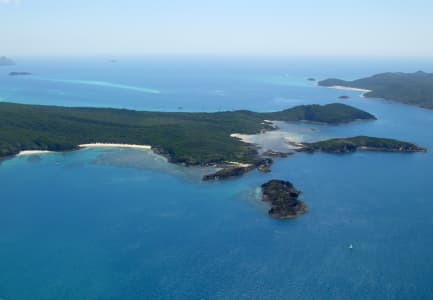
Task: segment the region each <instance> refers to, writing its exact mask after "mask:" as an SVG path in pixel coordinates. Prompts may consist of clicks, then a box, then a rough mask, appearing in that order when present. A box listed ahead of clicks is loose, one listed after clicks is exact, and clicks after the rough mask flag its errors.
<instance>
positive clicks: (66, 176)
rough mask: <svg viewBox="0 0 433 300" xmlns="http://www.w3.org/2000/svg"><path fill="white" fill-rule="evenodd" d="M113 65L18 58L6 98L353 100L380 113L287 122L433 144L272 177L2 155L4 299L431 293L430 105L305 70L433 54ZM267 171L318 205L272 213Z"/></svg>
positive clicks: (146, 161) (356, 69)
mask: <svg viewBox="0 0 433 300" xmlns="http://www.w3.org/2000/svg"><path fill="white" fill-rule="evenodd" d="M116 59H117V60H118V63H115V64H111V63H107V59H100V58H86V59H84V58H80V59H78V58H76V59H66V58H63V59H60V58H58V59H35V58H22V59H21V60H19V59H17V61H18V63H19V64H18V65H17V66H13V67H1V68H0V100H1V101H14V102H21V103H37V104H56V105H68V106H98V107H101V106H109V107H126V108H134V109H143V110H164V111H218V110H231V109H240V108H245V109H253V110H258V111H272V110H278V109H283V108H288V107H291V106H294V105H299V104H303V103H330V102H339V101H343V102H344V103H347V104H349V105H353V106H356V107H359V108H362V109H365V110H367V111H368V112H370V113H373V114H374V115H376V116H377V118H378V121H373V122H358V123H354V124H351V125H343V126H320V125H305V124H304V125H291V126H288V127H287V129H286V130H291V131H296V128H297V129H299V131H298V132H307V133H305V134H306V137H305V138H314V139H317V138H329V137H339V136H353V135H359V134H365V135H372V136H383V137H393V138H398V139H402V140H407V141H410V142H415V143H418V144H419V145H421V146H425V147H427V148H429V150H430V151H429V152H427V153H417V154H396V153H394V154H393V153H369V152H359V153H355V154H348V155H331V154H296V155H294V156H291V157H288V158H285V159H278V160H277V161H276V163H275V165H274V166H273V167H272V172H271V173H269V174H262V173H259V172H256V171H254V172H251V173H249V174H248V175H246V176H244V177H243V178H240V179H237V180H230V181H225V182H202V181H200V176H201V175H203V174H204V173H205V172H206V171H209V170H203V169H197V168H183V167H179V166H174V165H170V164H167V163H166V162H165V161H164V160H163V159H161V158H160V157H158V156H156V155H154V154H152V153H150V152H148V151H146V150H126V149H112V148H111V149H110V148H105V149H104V148H101V149H86V150H81V151H76V152H69V153H57V154H55V153H50V154H43V155H32V156H20V157H16V158H13V159H9V160H6V161H3V162H2V163H1V164H0V183H1V185H0V299H2V300H28V299H32V300H42V299H44V300H45V299H53V300H54V299H55V300H57V299H74V300H75V299H126V300H128V299H352V300H357V299H360V300H361V299H362V300H364V299H432V298H433V285H432V282H433V250H432V249H433V192H432V191H433V154H432V151H433V132H432V128H433V110H425V109H421V108H416V107H411V106H406V105H402V104H397V103H392V102H389V101H383V100H374V99H365V98H361V97H360V94H359V92H354V91H339V90H333V89H327V88H320V87H316V86H315V84H314V83H311V82H309V81H308V80H306V79H307V78H309V77H314V78H317V79H322V78H326V77H343V78H348V79H352V78H357V77H361V76H366V75H371V74H374V73H378V72H382V71H410V72H412V71H418V70H419V69H422V70H424V71H428V72H433V60H430V61H429V60H424V61H423V60H402V59H401V60H395V59H394V60H391V59H390V60H385V61H379V60H378V59H373V58H371V59H367V58H363V59H355V58H353V59H351V58H345V59H343V60H338V59H337V58H335V59H329V58H328V59H324V58H314V59H313V58H311V59H307V58H284V59H283V58H281V59H276V58H273V59H269V60H265V59H253V58H248V59H245V58H244V59H236V58H213V59H212V58H197V59H192V58H189V59H181V58H170V59H168V58H152V59H150V58H132V57H125V58H122V57H116ZM11 71H27V72H32V73H33V74H34V75H32V76H16V77H10V76H8V75H7V74H8V73H9V72H11ZM341 95H348V96H350V97H351V98H350V99H349V100H338V97H339V96H341ZM306 128H307V129H311V128H313V129H315V130H303V129H306ZM272 178H278V179H285V180H290V181H292V182H293V183H294V184H295V185H296V187H298V188H299V189H301V190H303V191H304V194H303V195H302V197H303V199H305V201H306V203H307V205H308V206H309V210H310V212H309V213H308V214H306V215H303V216H301V217H299V218H298V219H295V220H287V221H279V220H274V219H271V218H270V217H268V215H267V209H268V207H267V206H266V205H265V204H263V203H262V202H261V201H260V199H259V194H258V189H257V187H259V186H260V184H262V183H264V182H265V181H267V180H269V179H272ZM350 244H352V245H353V250H352V251H350V250H349V249H348V246H349V245H350Z"/></svg>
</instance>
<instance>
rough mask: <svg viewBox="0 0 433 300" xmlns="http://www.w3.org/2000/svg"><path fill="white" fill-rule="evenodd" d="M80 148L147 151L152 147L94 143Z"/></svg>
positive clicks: (82, 145)
mask: <svg viewBox="0 0 433 300" xmlns="http://www.w3.org/2000/svg"><path fill="white" fill-rule="evenodd" d="M78 147H80V148H107V147H110V148H131V149H145V150H151V149H152V146H149V145H134V144H110V143H92V144H81V145H78Z"/></svg>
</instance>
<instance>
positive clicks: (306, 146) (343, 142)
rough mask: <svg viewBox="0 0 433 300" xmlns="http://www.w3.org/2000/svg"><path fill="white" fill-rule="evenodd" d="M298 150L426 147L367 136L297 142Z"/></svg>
mask: <svg viewBox="0 0 433 300" xmlns="http://www.w3.org/2000/svg"><path fill="white" fill-rule="evenodd" d="M299 146H300V148H299V149H298V150H297V151H299V152H326V153H351V152H355V151H381V152H426V151H427V149H426V148H423V147H420V146H418V145H416V144H413V143H409V142H403V141H398V140H394V139H386V138H377V137H369V136H356V137H351V138H336V139H330V140H325V141H319V142H314V143H302V144H299Z"/></svg>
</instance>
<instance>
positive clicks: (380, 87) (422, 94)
mask: <svg viewBox="0 0 433 300" xmlns="http://www.w3.org/2000/svg"><path fill="white" fill-rule="evenodd" d="M318 84H319V86H324V87H336V88H338V87H340V88H341V87H345V88H356V89H360V90H365V93H364V96H365V97H369V98H382V99H386V100H393V101H397V102H401V103H405V104H410V105H416V106H420V107H424V108H429V109H433V74H430V73H425V72H422V71H418V72H416V73H382V74H377V75H374V76H371V77H368V78H362V79H357V80H353V81H346V80H341V79H335V78H332V79H326V80H323V81H320V82H319V83H318Z"/></svg>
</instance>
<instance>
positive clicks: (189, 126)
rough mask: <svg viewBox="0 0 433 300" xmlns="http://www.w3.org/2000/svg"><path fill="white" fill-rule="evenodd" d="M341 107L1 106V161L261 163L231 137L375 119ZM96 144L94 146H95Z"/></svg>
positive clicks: (253, 152) (252, 149) (252, 148)
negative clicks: (88, 152)
mask: <svg viewBox="0 0 433 300" xmlns="http://www.w3.org/2000/svg"><path fill="white" fill-rule="evenodd" d="M375 119H376V118H375V117H374V116H373V115H371V114H369V113H367V112H364V111H362V110H359V109H356V108H354V107H351V106H348V105H344V104H328V105H323V106H321V105H302V106H297V107H293V108H290V109H287V110H283V111H278V112H270V113H257V112H252V111H247V110H240V111H226V112H215V113H186V112H147V111H134V110H126V109H111V108H73V107H60V106H46V105H27V104H16V103H7V102H2V103H0V158H1V157H7V156H13V155H16V154H18V153H19V152H20V151H26V150H32V151H36V150H42V151H70V150H78V149H80V145H86V144H92V143H93V144H92V145H93V146H101V145H102V144H105V146H107V144H115V145H151V146H146V147H145V148H149V147H151V150H153V151H154V152H155V153H157V154H161V155H163V156H165V157H167V158H168V160H169V161H170V162H173V163H177V164H183V165H202V166H209V165H212V166H214V165H224V164H226V163H227V162H237V163H243V164H254V163H256V162H257V161H259V160H261V157H260V156H259V155H258V153H257V148H256V146H255V145H253V144H248V143H244V142H242V141H241V140H240V139H237V138H233V137H231V136H230V135H231V134H233V133H234V132H238V133H242V134H256V133H259V132H263V131H269V130H275V129H276V128H275V127H274V126H273V124H272V123H270V122H269V121H268V122H266V121H265V120H272V121H274V120H278V121H280V120H281V121H288V122H300V121H308V122H321V123H326V124H342V123H349V122H353V121H356V120H375ZM95 141H98V143H99V144H98V143H96V144H95Z"/></svg>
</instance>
